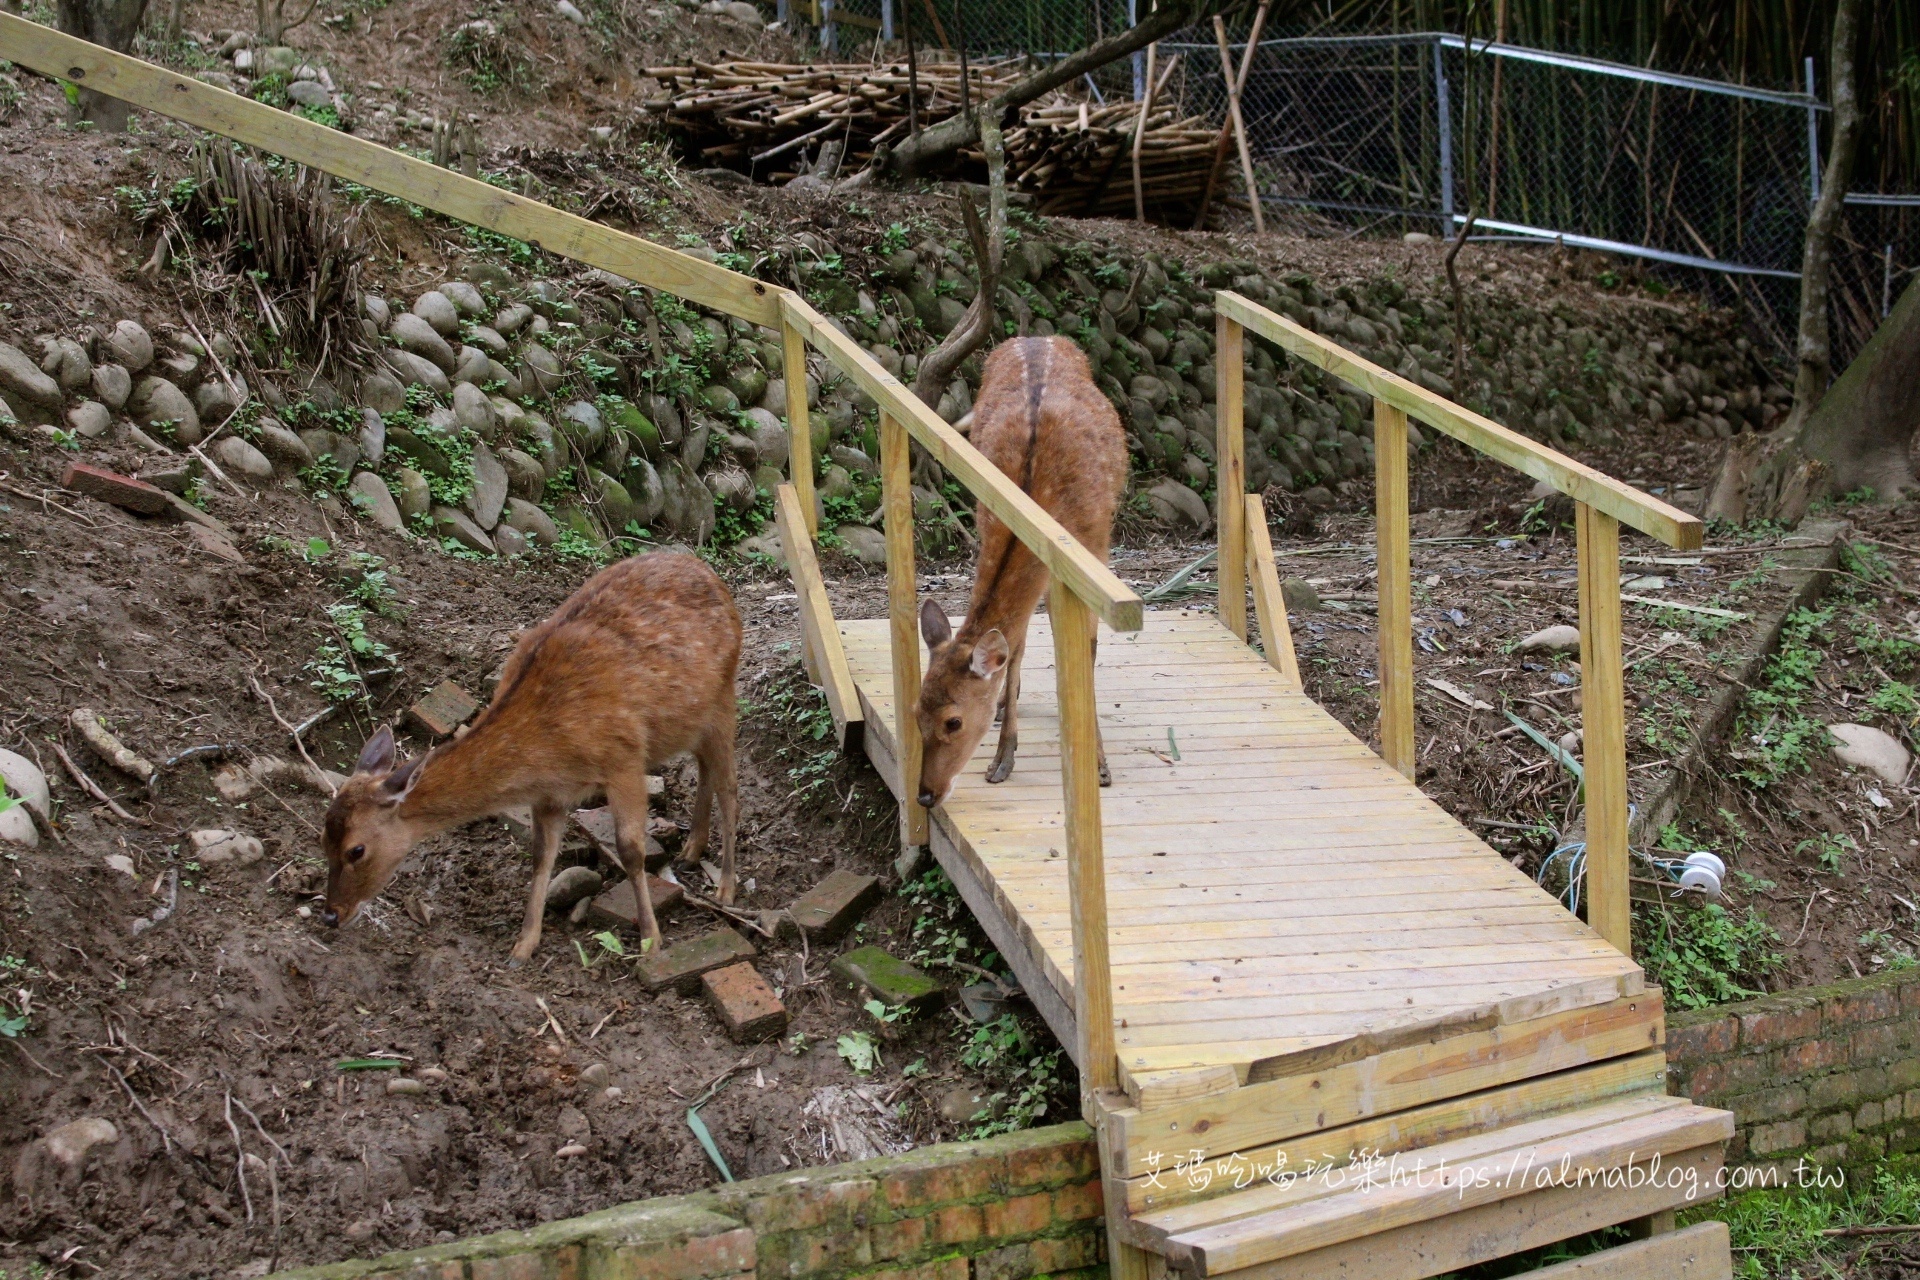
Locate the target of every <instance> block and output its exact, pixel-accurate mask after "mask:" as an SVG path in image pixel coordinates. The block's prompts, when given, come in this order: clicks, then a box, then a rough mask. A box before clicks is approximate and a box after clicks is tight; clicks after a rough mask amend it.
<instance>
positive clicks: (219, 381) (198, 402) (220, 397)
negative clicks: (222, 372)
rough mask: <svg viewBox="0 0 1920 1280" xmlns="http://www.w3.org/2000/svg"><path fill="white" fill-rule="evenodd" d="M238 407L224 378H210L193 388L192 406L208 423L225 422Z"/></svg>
mask: <svg viewBox="0 0 1920 1280" xmlns="http://www.w3.org/2000/svg"><path fill="white" fill-rule="evenodd" d="M239 407H240V402H239V401H238V400H236V399H235V398H234V394H233V391H232V390H231V389H230V388H229V387H228V386H227V383H226V379H224V378H210V379H208V380H207V381H205V382H203V383H201V384H200V385H199V386H197V387H195V388H194V389H193V408H194V411H195V412H196V413H198V414H199V415H200V421H201V422H203V423H206V424H208V425H214V424H218V423H222V422H225V421H226V420H227V419H228V418H229V417H231V416H232V414H233V411H234V410H235V409H238V408H239Z"/></svg>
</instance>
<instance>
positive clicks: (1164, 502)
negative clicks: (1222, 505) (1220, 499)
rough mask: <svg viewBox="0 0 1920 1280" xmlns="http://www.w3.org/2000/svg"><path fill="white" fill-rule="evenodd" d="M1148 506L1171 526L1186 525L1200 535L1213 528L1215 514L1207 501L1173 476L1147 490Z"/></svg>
mask: <svg viewBox="0 0 1920 1280" xmlns="http://www.w3.org/2000/svg"><path fill="white" fill-rule="evenodd" d="M1147 504H1148V505H1149V506H1151V507H1152V508H1153V513H1154V514H1155V515H1156V516H1158V517H1159V518H1160V519H1162V520H1165V521H1167V522H1168V523H1169V524H1174V525H1186V526H1189V527H1191V528H1193V529H1195V530H1197V531H1198V532H1200V533H1205V532H1206V531H1207V530H1209V529H1211V528H1213V513H1212V512H1210V511H1208V510H1207V504H1206V501H1205V500H1204V499H1202V498H1201V496H1200V495H1199V494H1197V493H1195V492H1194V491H1193V490H1192V489H1190V488H1188V487H1187V486H1186V485H1184V484H1182V483H1180V482H1179V481H1178V480H1175V479H1173V478H1172V477H1171V476H1169V477H1167V478H1166V479H1164V480H1162V481H1160V483H1158V484H1156V485H1154V486H1153V487H1152V488H1151V489H1148V490H1147Z"/></svg>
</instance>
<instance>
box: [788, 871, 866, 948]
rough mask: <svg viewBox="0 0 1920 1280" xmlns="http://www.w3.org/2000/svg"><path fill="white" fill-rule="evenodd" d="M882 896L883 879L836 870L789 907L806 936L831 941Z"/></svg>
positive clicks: (851, 926) (794, 920) (849, 927)
mask: <svg viewBox="0 0 1920 1280" xmlns="http://www.w3.org/2000/svg"><path fill="white" fill-rule="evenodd" d="M879 897H880V882H879V881H878V880H876V879H874V878H873V877H872V876H863V875H860V874H859V873H858V872H854V871H835V872H833V873H832V874H831V875H829V876H828V877H827V878H826V879H825V880H822V881H821V882H820V883H819V884H816V885H815V886H813V888H811V889H809V890H807V891H806V892H805V893H803V894H801V895H800V896H799V897H798V898H795V899H794V901H793V906H792V907H790V908H788V910H789V911H790V912H791V913H792V915H793V922H794V923H795V924H797V925H799V926H800V927H801V928H802V929H803V930H805V931H806V933H807V936H808V937H810V938H813V939H815V940H817V941H820V942H832V941H833V940H834V939H835V938H838V937H839V936H840V935H841V934H843V933H845V932H846V931H847V930H849V929H851V928H853V926H854V922H855V921H857V920H859V919H860V917H861V916H863V915H865V914H866V912H867V909H868V908H869V907H871V906H872V905H873V904H874V903H875V902H876V901H878V900H879Z"/></svg>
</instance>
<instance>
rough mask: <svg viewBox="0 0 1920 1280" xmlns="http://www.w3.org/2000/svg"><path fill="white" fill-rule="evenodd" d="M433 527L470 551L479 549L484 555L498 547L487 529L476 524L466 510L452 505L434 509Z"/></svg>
mask: <svg viewBox="0 0 1920 1280" xmlns="http://www.w3.org/2000/svg"><path fill="white" fill-rule="evenodd" d="M433 528H434V532H436V533H438V534H439V535H440V536H441V537H443V538H452V539H453V540H454V541H455V542H457V543H459V544H460V545H461V546H463V547H465V548H467V549H468V550H469V551H478V552H480V553H481V554H482V555H489V556H490V555H493V554H495V553H496V548H495V547H494V545H493V539H492V538H489V537H488V536H487V534H486V530H484V529H482V528H481V527H480V526H479V525H477V524H475V523H474V522H473V521H472V519H470V518H469V517H468V516H467V514H466V512H464V511H455V510H454V509H453V508H452V507H435V508H434V509H433Z"/></svg>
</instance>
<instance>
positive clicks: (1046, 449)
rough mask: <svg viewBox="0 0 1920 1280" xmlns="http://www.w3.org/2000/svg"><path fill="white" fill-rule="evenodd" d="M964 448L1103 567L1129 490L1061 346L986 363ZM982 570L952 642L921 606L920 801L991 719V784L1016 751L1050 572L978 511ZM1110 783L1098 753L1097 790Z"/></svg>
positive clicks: (948, 781) (1091, 388) (1090, 390)
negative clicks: (1037, 613)
mask: <svg viewBox="0 0 1920 1280" xmlns="http://www.w3.org/2000/svg"><path fill="white" fill-rule="evenodd" d="M972 416H973V423H972V427H971V430H970V433H969V438H970V439H971V440H972V441H973V444H974V446H975V447H976V448H978V449H979V450H980V452H981V453H983V454H985V455H986V456H987V459H988V460H989V461H990V462H992V463H993V464H994V465H995V466H996V467H999V468H1000V470H1001V471H1003V472H1005V473H1006V474H1007V476H1008V477H1010V478H1011V479H1012V480H1013V481H1014V482H1015V483H1016V484H1018V485H1019V486H1020V487H1021V488H1022V489H1024V490H1025V491H1026V492H1027V493H1028V494H1030V495H1032V497H1033V499H1034V500H1035V501H1036V502H1038V503H1039V504H1040V505H1041V506H1042V507H1044V508H1045V509H1046V511H1047V513H1048V514H1049V515H1051V516H1052V517H1053V518H1054V519H1056V520H1058V521H1059V522H1060V523H1061V525H1063V526H1064V527H1065V528H1066V530H1067V532H1068V533H1071V534H1072V535H1073V536H1074V537H1075V538H1077V539H1079V541H1080V543H1081V544H1082V545H1083V546H1085V547H1086V548H1087V550H1089V551H1091V552H1092V553H1093V554H1094V555H1096V556H1099V557H1100V559H1101V560H1103V561H1104V560H1105V559H1106V558H1107V549H1108V543H1109V542H1110V541H1111V539H1112V536H1113V515H1114V511H1115V510H1116V509H1117V508H1118V506H1119V504H1120V495H1121V492H1122V490H1123V489H1124V488H1125V487H1126V480H1127V441H1126V436H1125V435H1124V434H1123V432H1122V431H1121V428H1120V416H1119V415H1118V414H1117V413H1115V412H1114V408H1113V405H1112V404H1111V403H1110V402H1109V401H1108V400H1107V397H1106V396H1105V394H1104V393H1102V392H1101V390H1100V388H1099V387H1098V386H1097V385H1096V384H1095V383H1094V380H1093V370H1092V368H1091V367H1089V365H1088V364H1087V358H1086V356H1085V355H1084V354H1082V353H1081V350H1080V348H1079V347H1078V346H1076V345H1074V344H1073V343H1072V342H1071V341H1069V340H1068V339H1066V338H1057V337H1055V338H1037V337H1036V338H1016V339H1014V340H1012V341H1010V342H1005V343H1002V344H1001V345H1000V346H999V347H997V348H996V349H995V350H994V352H993V354H992V355H990V356H988V357H987V364H986V371H985V373H984V375H983V376H982V378H981V381H980V395H979V397H978V398H977V399H976V400H975V401H974V406H973V415H972ZM975 523H976V528H977V529H978V532H979V537H980V559H979V563H978V566H977V568H976V570H975V575H974V583H973V598H972V600H971V601H969V602H968V605H967V616H966V620H965V621H964V622H962V623H961V624H960V630H959V631H958V632H957V633H956V632H955V631H954V630H953V628H952V626H951V625H950V624H949V623H948V621H947V615H946V612H945V611H944V610H942V609H941V608H940V606H939V605H938V604H936V603H935V602H934V601H932V600H927V601H925V602H923V603H922V604H921V606H920V634H921V636H922V637H923V638H924V639H925V640H926V642H927V647H928V649H929V650H931V654H930V657H929V660H928V663H927V674H926V678H925V680H924V681H923V682H922V683H921V685H920V701H919V705H918V706H917V707H916V708H915V717H916V718H917V720H918V722H919V726H920V737H921V741H922V743H923V744H924V746H923V750H924V754H923V755H922V757H921V766H920V787H919V796H918V798H919V801H920V803H921V804H922V805H925V806H928V807H929V808H930V807H932V806H933V805H936V804H939V803H940V802H941V801H943V800H945V799H946V798H947V796H948V794H949V793H950V792H951V791H952V790H953V782H954V779H955V778H956V777H957V776H958V775H959V773H960V771H961V770H962V769H963V768H965V767H966V764H967V761H968V760H970V759H972V757H973V753H974V750H975V748H977V747H978V746H979V745H980V741H981V739H982V738H984V737H985V736H986V733H987V729H988V727H989V725H990V724H991V722H992V720H993V714H994V711H995V709H996V707H997V708H998V709H999V711H1000V744H999V748H998V750H997V751H996V752H995V754H994V758H993V764H992V765H991V766H990V767H989V768H988V770H987V781H988V782H1004V781H1006V779H1007V776H1008V775H1009V774H1011V773H1012V772H1013V758H1014V752H1015V751H1016V750H1017V749H1018V747H1019V743H1020V717H1019V701H1020V661H1021V658H1022V657H1023V656H1024V655H1025V653H1026V648H1027V624H1028V622H1029V621H1030V620H1031V619H1032V617H1033V611H1034V609H1035V608H1037V607H1038V606H1039V603H1040V598H1041V597H1042V596H1044V595H1045V594H1046V592H1047V579H1048V574H1047V569H1046V566H1045V565H1043V564H1041V563H1040V561H1039V560H1038V559H1037V558H1036V557H1035V556H1034V554H1033V552H1031V551H1030V550H1028V549H1027V547H1026V546H1025V544H1023V543H1022V542H1021V541H1020V540H1019V539H1018V538H1016V537H1015V536H1014V535H1013V533H1012V532H1011V531H1010V530H1008V528H1007V526H1006V525H1004V524H1002V523H1001V522H1000V520H999V519H998V518H996V517H995V516H994V515H993V514H992V513H991V512H990V511H988V510H987V508H986V507H985V506H984V505H981V506H980V507H979V508H978V509H977V511H976V514H975ZM1111 782H1112V775H1111V774H1110V773H1109V772H1108V769H1107V759H1106V752H1105V749H1104V748H1103V749H1102V750H1101V753H1100V784H1101V785H1102V786H1106V785H1108V784H1110V783H1111Z"/></svg>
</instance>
